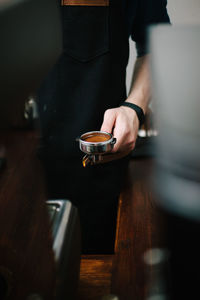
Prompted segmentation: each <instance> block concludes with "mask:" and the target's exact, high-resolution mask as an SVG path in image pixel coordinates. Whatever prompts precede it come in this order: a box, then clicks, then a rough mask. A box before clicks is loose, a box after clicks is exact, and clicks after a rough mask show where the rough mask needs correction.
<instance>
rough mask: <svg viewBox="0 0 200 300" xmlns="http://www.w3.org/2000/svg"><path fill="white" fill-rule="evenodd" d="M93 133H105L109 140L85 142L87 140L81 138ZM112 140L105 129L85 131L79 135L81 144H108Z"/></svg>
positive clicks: (111, 136)
mask: <svg viewBox="0 0 200 300" xmlns="http://www.w3.org/2000/svg"><path fill="white" fill-rule="evenodd" d="M94 133H102V134H105V135H107V136H109V137H110V139H109V140H107V141H105V142H87V141H84V140H83V139H82V138H83V137H84V136H87V135H90V134H94ZM112 140H113V135H112V134H111V133H108V132H106V131H89V132H86V133H84V134H82V135H81V136H80V142H81V144H85V145H106V144H110V143H111V142H112Z"/></svg>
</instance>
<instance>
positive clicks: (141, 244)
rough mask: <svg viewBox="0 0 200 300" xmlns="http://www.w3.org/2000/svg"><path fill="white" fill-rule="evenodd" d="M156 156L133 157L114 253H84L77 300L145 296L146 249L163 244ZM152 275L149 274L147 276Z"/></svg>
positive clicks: (140, 298) (125, 298)
mask: <svg viewBox="0 0 200 300" xmlns="http://www.w3.org/2000/svg"><path fill="white" fill-rule="evenodd" d="M152 168H153V159H151V158H143V159H132V161H131V162H130V165H129V171H128V175H127V180H126V184H125V186H124V188H123V190H122V193H121V196H120V203H119V210H118V222H117V237H116V245H115V254H114V255H104V256H103V255H101V256H92V255H90V256H83V257H82V262H81V273H80V286H79V294H78V300H86V299H87V300H98V299H101V297H102V296H104V295H107V294H114V295H117V296H118V297H119V299H120V300H130V299H136V300H143V299H145V295H146V293H147V289H148V280H147V272H146V271H147V266H146V265H145V264H144V260H143V255H144V253H145V251H146V250H147V249H150V248H152V247H157V246H160V245H161V232H162V220H161V216H160V215H159V211H158V208H157V206H156V203H155V201H154V193H153V191H152V184H151V181H150V179H151V178H152V176H153V174H152ZM148 279H149V278H148Z"/></svg>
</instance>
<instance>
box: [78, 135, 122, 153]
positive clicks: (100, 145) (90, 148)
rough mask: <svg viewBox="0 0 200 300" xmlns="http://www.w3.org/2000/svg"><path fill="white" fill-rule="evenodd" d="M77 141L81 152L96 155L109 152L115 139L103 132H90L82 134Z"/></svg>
mask: <svg viewBox="0 0 200 300" xmlns="http://www.w3.org/2000/svg"><path fill="white" fill-rule="evenodd" d="M77 141H79V148H80V150H81V151H82V152H84V153H86V154H89V155H98V154H105V153H107V152H110V151H111V150H112V149H113V147H114V144H115V143H116V138H114V137H113V135H112V134H111V133H108V132H105V131H90V132H86V133H84V134H82V135H81V136H80V137H79V138H78V139H77Z"/></svg>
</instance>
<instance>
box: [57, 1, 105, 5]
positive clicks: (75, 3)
mask: <svg viewBox="0 0 200 300" xmlns="http://www.w3.org/2000/svg"><path fill="white" fill-rule="evenodd" d="M109 2H110V1H109V0H61V6H109Z"/></svg>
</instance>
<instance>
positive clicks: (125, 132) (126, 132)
mask: <svg viewBox="0 0 200 300" xmlns="http://www.w3.org/2000/svg"><path fill="white" fill-rule="evenodd" d="M138 127H139V122H138V118H137V115H136V113H135V112H134V111H132V110H130V109H127V107H118V108H113V109H108V110H106V112H105V114H104V119H103V124H102V126H101V131H106V132H109V133H112V134H113V136H114V137H115V138H116V139H117V142H116V144H115V145H114V147H113V150H112V152H127V153H128V152H130V151H131V150H133V149H134V147H135V142H136V138H137V133H138Z"/></svg>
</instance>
